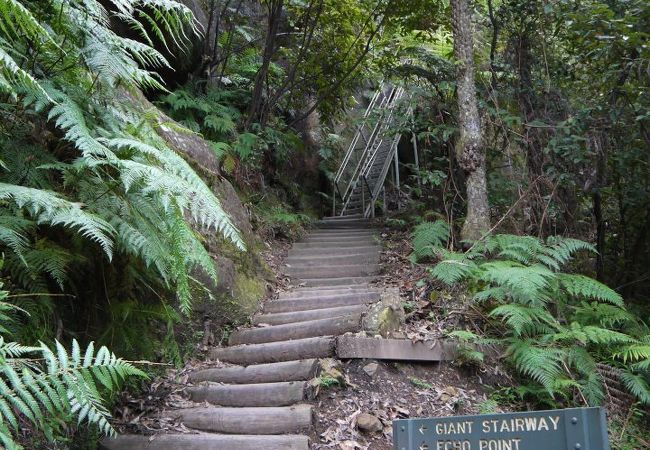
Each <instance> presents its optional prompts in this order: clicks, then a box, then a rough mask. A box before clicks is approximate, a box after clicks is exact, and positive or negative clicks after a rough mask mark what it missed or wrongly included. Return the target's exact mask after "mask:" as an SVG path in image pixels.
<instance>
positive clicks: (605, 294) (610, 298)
mask: <svg viewBox="0 0 650 450" xmlns="http://www.w3.org/2000/svg"><path fill="white" fill-rule="evenodd" d="M558 280H559V281H560V284H561V285H562V286H563V287H564V288H565V289H566V291H567V292H568V293H569V294H570V295H571V296H573V297H574V298H578V299H586V300H599V301H602V302H607V303H611V304H612V305H615V306H619V307H624V306H625V304H624V302H623V297H621V295H620V294H619V293H618V292H616V291H614V290H613V289H611V288H610V287H609V286H607V285H605V284H603V283H601V282H599V281H596V280H594V279H593V278H589V277H586V276H584V275H575V274H566V273H562V274H558Z"/></svg>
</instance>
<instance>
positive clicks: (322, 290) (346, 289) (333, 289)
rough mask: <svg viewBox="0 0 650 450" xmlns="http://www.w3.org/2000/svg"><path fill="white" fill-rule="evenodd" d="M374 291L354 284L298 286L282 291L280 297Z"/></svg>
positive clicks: (365, 286) (289, 297)
mask: <svg viewBox="0 0 650 450" xmlns="http://www.w3.org/2000/svg"><path fill="white" fill-rule="evenodd" d="M366 293H374V291H372V290H371V289H370V287H369V286H367V285H363V284H354V285H351V286H321V287H308V286H304V287H299V288H297V289H294V290H293V291H291V292H283V293H281V294H280V299H281V300H282V299H292V298H309V297H327V296H332V295H347V294H366Z"/></svg>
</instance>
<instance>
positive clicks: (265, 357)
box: [208, 336, 335, 365]
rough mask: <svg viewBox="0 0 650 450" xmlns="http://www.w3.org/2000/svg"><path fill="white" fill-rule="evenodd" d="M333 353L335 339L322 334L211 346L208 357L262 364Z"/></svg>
mask: <svg viewBox="0 0 650 450" xmlns="http://www.w3.org/2000/svg"><path fill="white" fill-rule="evenodd" d="M334 353H335V339H334V337H332V336H322V337H315V338H307V339H298V340H294V341H284V342H270V343H268V344H253V345H238V346H234V347H220V348H213V349H211V350H210V351H209V352H208V357H209V358H210V359H213V360H222V361H225V362H230V363H233V364H244V365H250V364H264V363H273V362H281V361H294V360H299V359H311V358H329V357H331V356H334Z"/></svg>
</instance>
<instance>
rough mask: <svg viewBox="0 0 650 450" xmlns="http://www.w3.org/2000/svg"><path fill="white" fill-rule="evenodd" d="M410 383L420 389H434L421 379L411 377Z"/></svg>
mask: <svg viewBox="0 0 650 450" xmlns="http://www.w3.org/2000/svg"><path fill="white" fill-rule="evenodd" d="M409 381H410V382H411V384H412V385H413V386H415V387H418V388H420V389H433V385H431V384H430V383H427V382H426V381H424V380H421V379H419V378H416V377H409Z"/></svg>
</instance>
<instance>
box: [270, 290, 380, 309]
mask: <svg viewBox="0 0 650 450" xmlns="http://www.w3.org/2000/svg"><path fill="white" fill-rule="evenodd" d="M379 298H380V295H379V294H378V293H376V292H368V293H367V294H349V295H331V296H323V297H309V298H302V299H301V298H294V299H287V300H274V301H270V302H267V303H266V304H265V305H264V313H269V314H270V313H286V312H298V311H311V310H315V309H324V308H336V307H339V306H354V305H367V304H369V303H374V302H376V301H378V300H379Z"/></svg>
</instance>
